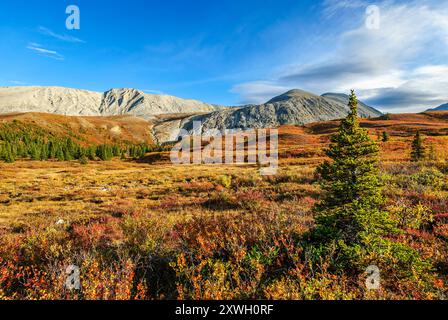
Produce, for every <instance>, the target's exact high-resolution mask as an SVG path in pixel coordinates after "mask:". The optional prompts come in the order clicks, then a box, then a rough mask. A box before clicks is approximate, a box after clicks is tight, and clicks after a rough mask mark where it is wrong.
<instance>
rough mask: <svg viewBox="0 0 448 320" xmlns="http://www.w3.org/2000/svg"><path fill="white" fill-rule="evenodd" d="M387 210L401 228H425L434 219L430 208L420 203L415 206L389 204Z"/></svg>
mask: <svg viewBox="0 0 448 320" xmlns="http://www.w3.org/2000/svg"><path fill="white" fill-rule="evenodd" d="M388 210H389V212H390V213H391V216H392V218H393V219H394V220H395V221H396V222H397V224H398V226H399V227H400V228H401V229H408V228H410V229H425V228H428V227H429V226H430V225H431V224H432V222H433V221H434V217H433V215H432V212H431V210H430V209H429V208H428V207H426V206H424V205H422V204H421V203H419V204H417V205H416V206H412V205H411V204H409V203H397V204H395V205H393V206H389V207H388Z"/></svg>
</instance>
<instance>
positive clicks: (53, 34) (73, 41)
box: [38, 26, 85, 43]
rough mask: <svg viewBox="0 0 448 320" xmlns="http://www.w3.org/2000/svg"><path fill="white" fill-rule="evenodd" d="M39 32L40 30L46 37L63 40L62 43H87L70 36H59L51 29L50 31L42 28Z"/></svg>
mask: <svg viewBox="0 0 448 320" xmlns="http://www.w3.org/2000/svg"><path fill="white" fill-rule="evenodd" d="M38 30H39V32H40V33H42V34H44V35H47V36H50V37H52V38H55V39H58V40H61V41H65V42H72V43H85V41H84V40H81V39H79V38H76V37H73V36H69V35H67V34H58V33H56V32H53V31H52V30H50V29H48V28H46V27H42V26H40V27H39V28H38Z"/></svg>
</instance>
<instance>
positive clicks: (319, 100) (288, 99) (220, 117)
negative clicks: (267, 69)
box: [179, 90, 382, 132]
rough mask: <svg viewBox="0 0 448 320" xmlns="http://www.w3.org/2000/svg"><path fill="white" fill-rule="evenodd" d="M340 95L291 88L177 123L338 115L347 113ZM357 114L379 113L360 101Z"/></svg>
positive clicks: (277, 122)
mask: <svg viewBox="0 0 448 320" xmlns="http://www.w3.org/2000/svg"><path fill="white" fill-rule="evenodd" d="M348 111H349V107H348V106H347V102H345V101H344V96H343V95H339V96H334V95H332V96H331V97H328V98H327V97H322V96H317V95H315V94H312V93H309V92H305V91H302V90H291V91H288V92H286V93H284V94H282V95H280V96H278V97H275V98H273V99H271V100H270V101H268V102H267V103H265V104H262V105H256V106H245V107H241V108H237V109H226V110H219V111H216V112H213V113H210V114H206V115H200V116H195V117H190V118H188V119H185V120H184V121H181V122H180V123H179V125H180V127H181V128H183V129H186V130H189V131H192V130H193V123H194V121H200V122H201V123H202V126H201V131H202V132H204V131H207V130H210V129H219V130H223V129H247V128H274V127H278V126H281V125H304V124H307V123H313V122H319V121H328V120H334V119H340V118H343V117H345V116H346V115H347V114H348ZM359 113H360V116H361V117H364V118H369V117H378V116H380V115H382V113H381V112H380V111H378V110H375V109H373V108H371V107H368V106H366V105H365V104H360V107H359Z"/></svg>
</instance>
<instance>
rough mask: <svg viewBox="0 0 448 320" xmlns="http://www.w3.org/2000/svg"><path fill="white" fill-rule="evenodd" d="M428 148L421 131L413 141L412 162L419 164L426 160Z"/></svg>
mask: <svg viewBox="0 0 448 320" xmlns="http://www.w3.org/2000/svg"><path fill="white" fill-rule="evenodd" d="M425 154H426V148H425V146H424V144H423V139H422V135H421V133H420V130H418V131H417V133H416V134H415V137H414V141H412V151H411V160H412V161H413V162H418V161H421V160H424V159H425Z"/></svg>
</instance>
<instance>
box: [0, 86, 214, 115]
mask: <svg viewBox="0 0 448 320" xmlns="http://www.w3.org/2000/svg"><path fill="white" fill-rule="evenodd" d="M216 108H217V107H216V106H213V105H210V104H207V103H203V102H200V101H196V100H185V99H180V98H177V97H173V96H167V95H154V94H146V93H144V92H142V91H139V90H135V89H112V90H109V91H107V92H104V93H99V92H93V91H87V90H78V89H70V88H62V87H0V113H9V112H45V113H53V114H60V115H69V116H76V115H83V116H100V115H106V116H109V115H125V114H129V115H134V116H138V117H141V118H144V119H151V118H152V117H154V116H155V115H159V114H165V113H190V112H211V111H214V110H216Z"/></svg>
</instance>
